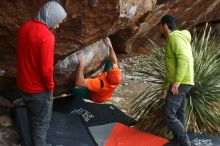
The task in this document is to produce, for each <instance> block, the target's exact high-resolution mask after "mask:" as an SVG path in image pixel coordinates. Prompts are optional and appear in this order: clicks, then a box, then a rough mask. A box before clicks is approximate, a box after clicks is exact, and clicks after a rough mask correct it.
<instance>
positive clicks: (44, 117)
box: [21, 91, 53, 146]
mask: <svg viewBox="0 0 220 146" xmlns="http://www.w3.org/2000/svg"><path fill="white" fill-rule="evenodd" d="M21 94H22V97H23V100H24V102H25V104H26V106H27V109H28V115H29V120H30V130H31V131H30V132H31V137H32V141H33V145H32V146H46V145H47V144H46V136H47V130H48V128H49V122H50V119H51V114H52V106H53V92H52V91H51V92H42V93H37V94H28V93H23V92H22V93H21Z"/></svg>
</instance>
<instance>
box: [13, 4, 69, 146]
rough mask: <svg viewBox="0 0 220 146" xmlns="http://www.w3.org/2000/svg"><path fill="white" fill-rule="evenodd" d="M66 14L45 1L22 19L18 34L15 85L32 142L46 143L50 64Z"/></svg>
mask: <svg viewBox="0 0 220 146" xmlns="http://www.w3.org/2000/svg"><path fill="white" fill-rule="evenodd" d="M65 17H66V12H65V10H64V9H63V7H62V6H61V5H60V4H59V3H58V2H56V1H49V2H47V3H46V4H44V5H43V6H42V7H41V8H40V10H39V13H38V15H37V17H36V18H35V19H32V20H29V21H27V22H26V23H24V24H23V25H22V26H21V27H20V28H19V30H18V38H17V48H16V53H17V69H18V71H17V86H18V88H19V89H20V91H21V96H22V97H23V100H24V102H25V104H26V106H27V109H28V114H29V119H30V126H31V127H30V129H31V137H32V141H33V144H32V146H46V145H47V144H46V142H45V139H46V135H47V129H48V127H49V121H50V118H51V113H52V104H53V88H54V81H53V64H54V44H55V37H54V35H53V33H52V32H51V31H52V30H54V29H57V28H59V24H60V23H62V22H63V19H64V18H65Z"/></svg>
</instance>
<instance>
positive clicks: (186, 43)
mask: <svg viewBox="0 0 220 146" xmlns="http://www.w3.org/2000/svg"><path fill="white" fill-rule="evenodd" d="M190 43H191V35H190V32H189V31H187V30H182V31H179V30H176V31H173V32H171V33H170V34H169V36H168V38H167V44H166V49H165V63H166V75H165V79H164V82H163V89H167V87H168V86H169V85H170V84H173V83H179V84H189V85H194V71H193V68H194V67H193V64H194V63H193V55H192V48H191V44H190Z"/></svg>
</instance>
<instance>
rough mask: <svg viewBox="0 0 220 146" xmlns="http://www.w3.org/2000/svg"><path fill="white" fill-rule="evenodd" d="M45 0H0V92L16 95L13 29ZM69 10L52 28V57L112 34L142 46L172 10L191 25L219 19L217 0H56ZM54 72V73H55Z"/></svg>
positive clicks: (126, 47) (117, 43)
mask: <svg viewBox="0 0 220 146" xmlns="http://www.w3.org/2000/svg"><path fill="white" fill-rule="evenodd" d="M45 2H46V0H19V1H17V0H1V1H0V10H1V13H0V95H2V96H4V97H8V98H10V100H13V97H14V96H16V95H17V93H16V92H14V91H16V90H17V89H16V86H15V85H14V83H15V74H16V61H15V52H16V49H15V48H16V30H17V29H18V28H19V26H20V25H21V24H22V23H23V22H25V21H26V20H28V19H31V18H34V17H35V16H36V14H37V12H38V10H39V8H40V7H41V6H42V5H43V4H44V3H45ZM60 3H61V4H62V5H63V6H64V8H65V9H66V11H67V13H68V17H67V21H66V22H65V23H64V24H63V25H62V26H61V28H60V29H59V30H58V31H56V32H55V36H56V46H55V61H56V62H57V61H59V60H62V59H64V58H65V57H67V56H68V55H70V54H72V53H73V52H76V51H77V50H80V49H81V48H84V47H85V46H88V45H89V44H92V43H94V42H96V41H98V40H100V39H101V38H104V37H106V36H108V35H110V38H111V40H112V43H113V46H114V48H115V49H116V50H117V51H118V52H127V53H129V52H130V51H131V50H134V49H136V48H139V47H141V46H142V44H143V43H144V41H145V40H146V38H152V37H156V36H158V34H159V28H158V27H157V23H158V22H159V20H160V18H161V17H162V16H163V15H165V14H168V13H169V14H173V15H175V16H176V17H177V18H178V20H179V21H180V24H179V26H181V27H187V28H192V27H193V26H195V25H196V24H198V23H201V22H206V21H213V20H219V19H220V15H219V14H218V9H219V8H220V0H215V1H213V0H212V1H211V0H210V1H207V0H195V1H191V0H184V1H183V0H175V1H174V0H78V1H74V0H60ZM55 78H56V76H55Z"/></svg>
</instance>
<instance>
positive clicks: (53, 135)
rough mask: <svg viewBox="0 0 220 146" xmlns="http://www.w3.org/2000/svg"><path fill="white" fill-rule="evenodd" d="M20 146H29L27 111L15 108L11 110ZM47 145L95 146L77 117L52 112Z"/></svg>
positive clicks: (85, 127)
mask: <svg viewBox="0 0 220 146" xmlns="http://www.w3.org/2000/svg"><path fill="white" fill-rule="evenodd" d="M12 116H13V117H14V119H15V122H16V125H17V127H18V131H19V135H20V138H21V144H22V146H31V139H30V132H29V120H28V117H27V110H26V108H23V107H16V108H14V109H13V110H12ZM47 143H49V144H52V146H57V145H59V146H73V145H74V146H96V145H97V144H96V142H95V141H94V139H93V137H92V135H91V133H90V131H89V130H88V127H87V126H86V125H85V123H84V122H83V120H82V118H81V117H80V116H78V115H72V116H69V115H68V114H64V113H58V112H53V114H52V117H51V122H50V127H49V129H48V133H47Z"/></svg>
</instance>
